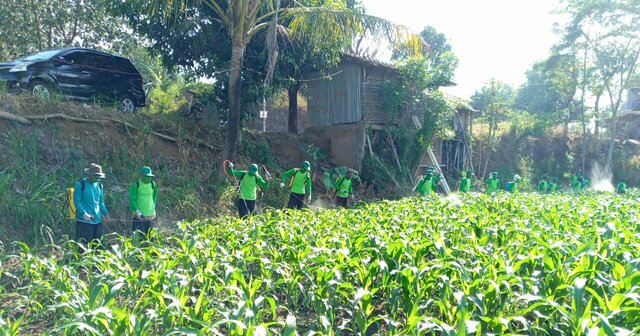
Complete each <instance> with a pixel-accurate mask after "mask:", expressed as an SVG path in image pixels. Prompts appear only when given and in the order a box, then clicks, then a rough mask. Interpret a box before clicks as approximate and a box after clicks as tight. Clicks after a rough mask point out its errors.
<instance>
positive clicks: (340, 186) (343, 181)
mask: <svg viewBox="0 0 640 336" xmlns="http://www.w3.org/2000/svg"><path fill="white" fill-rule="evenodd" d="M353 173H354V170H353V169H351V168H349V169H348V170H347V175H346V176H344V177H338V178H337V179H336V183H335V185H334V188H335V190H336V206H337V207H339V208H347V207H348V203H349V202H348V200H349V198H351V199H352V200H353V199H354V196H353Z"/></svg>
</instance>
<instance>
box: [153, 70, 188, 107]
mask: <svg viewBox="0 0 640 336" xmlns="http://www.w3.org/2000/svg"><path fill="white" fill-rule="evenodd" d="M183 89H185V83H184V80H183V79H182V78H179V77H178V78H175V79H171V80H167V81H165V82H164V83H163V84H162V85H161V86H156V87H154V88H153V89H152V90H151V92H149V96H148V97H147V100H148V101H149V107H148V110H149V112H150V113H152V114H166V113H175V112H178V110H180V108H181V107H183V106H186V105H187V100H186V99H185V96H184V95H183V94H182V90H183Z"/></svg>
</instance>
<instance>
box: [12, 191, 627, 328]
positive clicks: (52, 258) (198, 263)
mask: <svg viewBox="0 0 640 336" xmlns="http://www.w3.org/2000/svg"><path fill="white" fill-rule="evenodd" d="M458 197H459V198H458ZM106 245H107V247H106V249H105V250H104V251H97V252H87V253H85V254H82V255H79V254H77V253H75V252H73V251H74V250H75V249H74V246H73V244H72V243H68V244H67V245H65V246H58V247H56V246H53V247H51V248H50V249H49V250H47V252H46V253H45V252H43V251H31V250H30V249H29V247H28V246H26V245H24V244H16V245H15V249H14V252H10V251H7V252H6V253H5V254H4V256H3V257H2V259H1V260H2V261H1V262H2V264H1V265H0V266H1V268H0V269H1V270H2V271H1V273H0V276H1V277H0V285H1V287H0V307H1V308H0V309H3V311H2V312H0V335H23V334H40V333H45V334H51V335H78V334H81V335H487V334H495V335H507V334H511V335H594V336H595V335H609V336H613V335H638V334H640V257H639V251H640V206H639V205H638V203H637V201H636V199H635V197H634V196H633V195H627V196H617V195H612V194H587V195H579V196H574V195H535V194H516V195H507V194H502V195H497V196H495V197H487V196H485V195H460V196H454V197H449V198H438V197H433V198H420V199H419V198H407V199H403V200H400V201H393V202H392V201H384V202H381V203H376V204H369V205H363V206H361V207H359V208H357V209H352V210H320V211H317V212H311V211H299V212H281V211H279V210H278V211H276V210H274V211H267V212H266V213H265V214H263V215H261V216H257V217H253V218H252V219H251V220H248V221H242V220H237V219H234V218H229V217H225V218H220V219H215V220H203V221H196V222H191V223H186V222H182V223H178V225H177V228H176V230H175V232H174V233H172V234H166V235H165V234H162V235H159V236H157V237H156V238H155V240H154V241H152V242H151V243H148V244H142V243H134V242H133V241H132V240H131V239H125V238H121V237H109V239H108V243H107V244H106ZM5 249H6V250H10V248H9V247H5Z"/></svg>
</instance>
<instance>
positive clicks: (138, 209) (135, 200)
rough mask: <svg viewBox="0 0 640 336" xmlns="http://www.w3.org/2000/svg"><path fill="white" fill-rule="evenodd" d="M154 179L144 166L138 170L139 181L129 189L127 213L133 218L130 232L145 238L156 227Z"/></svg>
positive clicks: (156, 187)
mask: <svg viewBox="0 0 640 336" xmlns="http://www.w3.org/2000/svg"><path fill="white" fill-rule="evenodd" d="M154 178H155V175H153V172H152V171H151V168H149V167H147V166H144V167H142V168H140V179H139V180H138V181H136V182H134V183H133V184H132V185H131V186H130V187H129V211H130V212H131V215H132V216H133V218H132V220H131V226H132V230H133V232H134V233H135V232H142V233H143V234H144V235H145V236H146V235H148V234H149V231H150V230H151V229H152V228H154V227H156V203H157V201H158V185H157V184H156V182H155V181H154V180H153V179H154Z"/></svg>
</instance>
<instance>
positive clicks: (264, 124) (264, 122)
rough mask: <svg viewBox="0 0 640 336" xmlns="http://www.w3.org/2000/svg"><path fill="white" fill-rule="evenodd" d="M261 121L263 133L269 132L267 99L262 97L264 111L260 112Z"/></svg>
mask: <svg viewBox="0 0 640 336" xmlns="http://www.w3.org/2000/svg"><path fill="white" fill-rule="evenodd" d="M260 119H262V131H263V132H266V131H267V98H265V97H264V96H262V111H260Z"/></svg>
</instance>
